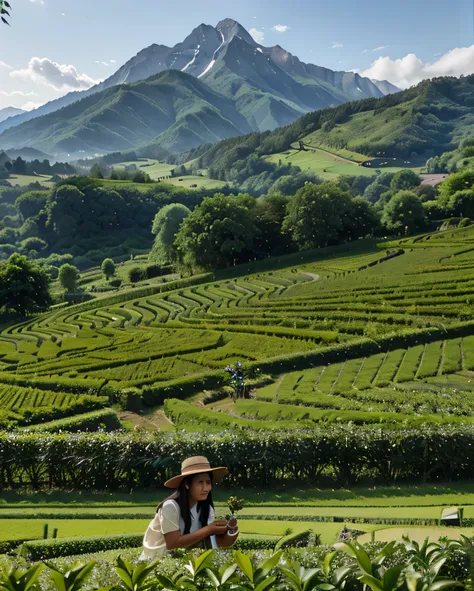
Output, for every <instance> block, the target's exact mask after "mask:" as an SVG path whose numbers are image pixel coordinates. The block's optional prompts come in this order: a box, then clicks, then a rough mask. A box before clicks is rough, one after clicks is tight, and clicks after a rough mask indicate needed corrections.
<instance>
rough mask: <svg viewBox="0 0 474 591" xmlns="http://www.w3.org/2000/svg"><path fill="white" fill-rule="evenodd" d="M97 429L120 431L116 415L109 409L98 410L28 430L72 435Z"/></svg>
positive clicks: (33, 426)
mask: <svg viewBox="0 0 474 591" xmlns="http://www.w3.org/2000/svg"><path fill="white" fill-rule="evenodd" d="M99 427H103V428H104V429H106V430H107V431H113V430H115V429H120V427H121V425H120V421H119V419H118V417H117V413H116V412H115V411H113V410H111V409H104V410H98V411H94V412H88V413H84V414H82V415H78V416H73V417H68V418H65V419H59V420H57V421H50V422H49V423H43V424H41V425H31V426H30V427H28V430H29V431H32V432H38V431H49V432H50V433H57V432H58V431H68V432H73V433H74V432H77V431H96V430H97V429H98V428H99Z"/></svg>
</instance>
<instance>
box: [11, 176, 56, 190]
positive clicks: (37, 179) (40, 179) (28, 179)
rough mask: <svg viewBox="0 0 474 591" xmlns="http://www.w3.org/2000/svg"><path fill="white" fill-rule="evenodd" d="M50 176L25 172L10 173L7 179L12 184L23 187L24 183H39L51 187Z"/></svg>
mask: <svg viewBox="0 0 474 591" xmlns="http://www.w3.org/2000/svg"><path fill="white" fill-rule="evenodd" d="M50 179H51V176H50V175H36V174H35V175H26V174H12V175H10V176H9V177H8V179H7V181H8V182H9V183H11V184H12V185H13V186H15V185H20V187H24V186H25V185H29V184H30V183H41V184H42V185H44V186H45V187H46V188H47V189H49V188H50V187H52V186H53V185H52V183H50V182H49V181H50Z"/></svg>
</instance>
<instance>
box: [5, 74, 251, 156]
mask: <svg viewBox="0 0 474 591" xmlns="http://www.w3.org/2000/svg"><path fill="white" fill-rule="evenodd" d="M250 129H251V128H250V126H249V125H248V123H247V121H246V119H245V118H244V117H243V116H242V115H241V114H240V113H238V111H237V110H236V108H235V106H234V104H233V102H232V101H231V100H230V99H227V98H225V97H223V96H221V95H219V94H217V93H216V92H214V91H213V90H211V89H210V88H209V87H208V86H206V85H205V84H203V83H202V82H200V81H199V80H197V79H196V78H194V77H192V76H189V75H187V74H185V73H182V72H178V71H176V70H168V71H166V72H163V73H162V74H159V75H157V76H154V77H151V78H148V79H147V80H144V81H141V82H136V83H134V84H121V85H118V86H114V87H112V88H109V89H107V90H104V91H102V92H100V93H97V94H94V95H92V96H89V97H87V98H84V99H83V100H81V101H78V102H76V103H74V104H72V105H69V106H67V107H64V108H63V109H60V110H59V111H56V112H54V113H51V114H49V115H44V116H43V117H38V118H36V119H33V120H32V121H28V122H26V123H23V124H21V125H18V126H17V127H14V128H11V129H8V130H6V131H5V132H4V133H3V134H2V138H1V145H2V146H4V147H5V148H21V147H23V146H25V145H28V146H29V147H33V148H36V149H39V150H43V151H46V152H54V153H56V154H67V155H68V156H70V155H72V154H79V153H81V155H84V154H91V153H92V154H96V153H97V152H107V151H111V150H115V151H121V150H130V149H133V148H136V147H138V146H143V145H144V144H147V143H148V142H152V143H151V144H150V150H151V151H153V152H155V153H156V151H157V149H156V146H159V151H160V152H161V154H166V153H169V152H179V151H182V150H184V149H189V147H190V146H191V147H192V146H194V147H195V146H198V145H200V144H203V143H213V142H216V141H218V140H220V139H222V138H225V137H230V136H236V135H240V134H241V133H246V132H249V131H250Z"/></svg>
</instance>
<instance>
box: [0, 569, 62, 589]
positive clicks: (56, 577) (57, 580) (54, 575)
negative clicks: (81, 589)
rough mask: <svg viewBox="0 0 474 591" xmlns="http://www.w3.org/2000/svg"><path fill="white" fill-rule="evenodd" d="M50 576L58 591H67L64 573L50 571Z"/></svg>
mask: <svg viewBox="0 0 474 591" xmlns="http://www.w3.org/2000/svg"><path fill="white" fill-rule="evenodd" d="M49 576H50V577H51V580H52V581H53V583H54V587H55V589H56V590H57V591H66V585H65V580H64V575H63V574H62V573H60V572H58V571H57V570H52V571H50V573H49ZM0 588H1V583H0Z"/></svg>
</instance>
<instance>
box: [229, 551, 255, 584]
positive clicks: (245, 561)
mask: <svg viewBox="0 0 474 591" xmlns="http://www.w3.org/2000/svg"><path fill="white" fill-rule="evenodd" d="M233 556H234V560H235V561H236V562H237V564H238V565H239V568H240V570H241V571H242V572H243V574H244V575H245V576H246V577H247V579H248V580H249V581H250V582H251V583H253V582H254V580H253V576H254V573H253V566H252V563H251V561H250V558H249V557H248V556H247V555H246V554H242V552H240V551H239V550H234V551H233Z"/></svg>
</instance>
